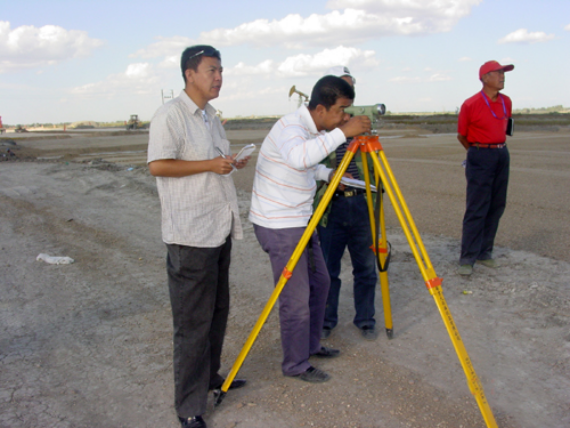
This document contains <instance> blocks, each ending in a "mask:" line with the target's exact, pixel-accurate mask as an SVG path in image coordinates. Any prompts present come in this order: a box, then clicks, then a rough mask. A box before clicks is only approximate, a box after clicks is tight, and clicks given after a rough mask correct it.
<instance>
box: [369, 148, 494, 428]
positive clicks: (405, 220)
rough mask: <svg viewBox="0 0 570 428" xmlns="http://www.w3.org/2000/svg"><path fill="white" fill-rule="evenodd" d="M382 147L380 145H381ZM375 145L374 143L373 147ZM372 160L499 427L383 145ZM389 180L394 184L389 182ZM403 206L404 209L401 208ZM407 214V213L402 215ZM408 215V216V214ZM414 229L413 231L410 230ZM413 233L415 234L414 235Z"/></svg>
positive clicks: (472, 385) (475, 389)
mask: <svg viewBox="0 0 570 428" xmlns="http://www.w3.org/2000/svg"><path fill="white" fill-rule="evenodd" d="M377 144H378V145H379V143H378V142H377ZM372 145H373V143H372V142H371V146H372ZM380 160H381V161H382V165H383V166H384V169H385V170H386V173H385V172H384V169H382V165H381V164H380ZM372 161H373V162H374V169H375V171H376V172H377V173H378V174H380V177H381V180H382V183H384V185H385V188H386V193H387V194H388V196H389V198H390V201H391V202H392V205H393V208H394V211H395V212H396V215H397V217H398V220H399V221H400V224H401V226H402V229H403V231H404V234H405V235H406V238H407V239H408V243H409V245H410V248H411V250H412V253H413V254H414V257H415V259H416V262H417V264H418V268H419V269H420V272H421V274H422V277H423V278H424V281H425V283H426V287H427V288H428V290H429V292H430V294H431V295H432V296H433V298H434V300H435V304H436V306H437V308H438V310H439V313H440V315H441V318H442V320H443V323H444V325H445V327H446V329H447V333H448V335H449V337H450V339H451V342H452V344H453V347H454V349H455V352H456V354H457V357H458V358H459V362H460V364H461V366H462V368H463V371H464V373H465V377H466V379H467V385H468V387H469V389H470V391H471V393H472V394H473V396H474V397H475V400H476V401H477V404H478V405H479V410H480V411H481V414H482V416H483V419H484V420H485V423H486V424H487V427H489V428H496V427H497V422H496V421H495V418H494V416H493V412H492V411H491V407H490V406H489V403H488V402H487V399H486V397H485V393H484V392H483V387H482V385H481V383H480V381H479V378H478V377H477V374H476V373H475V369H474V368H473V365H472V364H471V360H470V358H469V355H468V354H467V350H466V349H465V345H464V344H463V341H462V340H461V336H460V335H459V330H458V329H457V326H456V325H455V322H454V321H453V317H452V316H451V311H450V310H449V308H448V307H447V303H446V301H445V298H444V297H443V290H442V288H441V283H442V279H441V278H438V277H437V275H436V274H435V270H434V268H433V266H432V264H431V261H430V259H429V256H428V254H427V251H426V249H425V247H424V245H423V242H422V239H421V237H420V235H419V233H418V230H417V228H416V226H415V223H414V220H413V218H412V216H411V214H410V211H409V209H408V207H407V205H406V202H405V200H404V197H403V196H402V193H401V191H400V189H399V187H398V183H397V182H396V178H395V177H394V174H393V173H392V170H391V169H390V165H389V164H388V160H387V158H386V155H385V153H384V152H383V150H382V148H381V146H380V148H379V152H378V156H376V157H375V156H373V157H372ZM388 178H389V179H390V181H388ZM390 183H391V184H392V185H393V187H394V191H393V190H392V186H391V185H390ZM400 206H401V207H402V208H401V209H400ZM402 211H403V213H402ZM404 214H405V215H404ZM410 229H411V231H410ZM412 233H413V234H412Z"/></svg>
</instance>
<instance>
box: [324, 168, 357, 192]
mask: <svg viewBox="0 0 570 428" xmlns="http://www.w3.org/2000/svg"><path fill="white" fill-rule="evenodd" d="M337 171H338V170H336V169H335V170H332V171H331V172H330V174H329V183H330V182H331V181H333V178H334V176H335V174H336V172H337ZM343 177H346V178H354V177H353V176H352V174H351V173H350V172H345V173H344V175H343ZM338 188H339V190H344V189H345V188H346V186H345V185H344V184H342V183H341V182H340V181H339V183H338Z"/></svg>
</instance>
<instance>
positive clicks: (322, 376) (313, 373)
mask: <svg viewBox="0 0 570 428" xmlns="http://www.w3.org/2000/svg"><path fill="white" fill-rule="evenodd" d="M289 377H293V378H295V379H301V380H304V381H305V382H312V383H321V382H326V381H327V380H329V379H330V378H331V377H330V376H329V375H328V374H327V373H325V372H324V371H322V370H319V369H317V368H315V367H309V368H308V369H307V370H306V371H304V372H303V373H299V374H297V375H293V376H289Z"/></svg>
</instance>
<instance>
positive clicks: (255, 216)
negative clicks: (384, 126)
mask: <svg viewBox="0 0 570 428" xmlns="http://www.w3.org/2000/svg"><path fill="white" fill-rule="evenodd" d="M353 99H354V90H353V89H352V87H351V86H350V85H349V84H348V83H346V82H345V81H344V80H342V79H340V78H338V77H335V76H325V77H323V78H322V79H320V80H319V81H318V82H317V83H316V84H315V87H314V88H313V91H312V93H311V100H310V102H309V106H308V107H306V106H304V105H303V106H301V107H300V108H299V109H298V110H297V111H295V112H294V113H291V114H289V115H286V116H284V117H282V118H281V119H280V120H279V121H278V122H277V123H276V124H275V125H274V126H273V128H272V129H271V131H270V133H269V135H268V136H267V137H266V138H265V140H264V141H263V144H262V146H261V149H260V152H259V157H258V161H257V166H256V170H255V178H254V182H253V191H252V201H251V210H250V213H249V220H250V221H251V222H252V223H253V225H254V230H255V234H256V237H257V239H258V241H259V243H260V244H261V246H262V248H263V250H264V251H265V252H267V253H268V254H269V258H270V260H271V267H272V270H273V276H274V281H275V283H277V282H278V280H279V277H280V276H281V272H282V271H283V268H284V267H285V265H286V264H287V262H288V261H289V259H290V257H291V255H292V254H293V251H294V249H295V247H296V246H297V244H298V242H299V240H300V238H301V236H302V235H303V232H304V231H305V228H306V226H307V224H308V222H309V219H310V217H311V215H312V202H313V198H314V196H315V191H316V187H317V184H316V180H325V181H329V178H330V176H331V174H332V172H333V170H332V169H330V168H327V167H325V166H324V165H321V164H319V162H320V161H322V160H323V159H324V158H325V157H326V156H328V155H329V154H330V153H332V152H334V151H335V150H336V148H337V147H338V146H339V145H340V144H342V143H344V142H345V141H346V139H347V138H349V137H352V136H355V135H359V134H362V133H364V132H367V131H369V130H370V126H371V123H370V120H369V119H368V118H367V117H366V116H357V117H353V118H349V116H348V115H347V114H346V113H344V109H345V108H347V107H349V106H350V105H351V104H352V101H353ZM327 130H332V131H330V132H326V131H327ZM329 284H330V279H329V274H328V271H327V268H326V264H325V262H324V259H323V255H322V251H321V248H320V246H319V242H318V237H317V234H316V233H315V234H313V236H312V238H311V240H310V242H309V244H308V246H307V248H306V249H305V251H304V252H303V254H302V256H301V257H300V259H299V261H298V263H297V266H296V268H295V270H294V271H293V275H292V277H291V278H290V279H289V281H288V282H287V284H286V285H285V287H284V289H283V291H282V292H281V295H280V296H279V320H280V325H281V345H282V348H283V362H282V365H281V368H282V371H283V374H284V375H285V376H291V377H295V378H298V379H301V380H304V381H307V382H325V381H327V380H328V379H329V375H328V374H327V373H325V372H323V371H321V370H319V369H317V368H315V367H313V366H312V365H311V364H310V363H309V357H311V356H313V355H314V356H317V357H322V358H330V357H336V356H337V355H338V354H339V351H338V350H336V349H329V348H325V347H323V346H321V344H320V335H321V330H322V327H323V320H324V309H325V304H326V298H327V294H328V289H329Z"/></svg>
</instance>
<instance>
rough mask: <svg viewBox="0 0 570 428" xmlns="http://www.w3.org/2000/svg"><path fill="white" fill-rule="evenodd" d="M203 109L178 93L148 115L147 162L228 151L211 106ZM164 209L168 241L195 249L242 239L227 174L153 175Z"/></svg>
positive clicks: (195, 158) (196, 158)
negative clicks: (149, 122) (149, 116)
mask: <svg viewBox="0 0 570 428" xmlns="http://www.w3.org/2000/svg"><path fill="white" fill-rule="evenodd" d="M205 112H206V115H207V118H208V120H209V124H210V126H209V127H208V126H206V124H205V123H204V118H203V116H202V114H203V113H202V110H200V108H198V106H197V105H196V104H195V103H194V102H193V101H192V100H191V99H190V97H188V95H187V94H186V92H184V91H182V92H181V93H180V95H179V96H178V97H177V98H175V99H173V100H172V101H170V102H168V103H166V104H165V105H164V106H162V107H161V108H160V109H158V111H157V112H156V113H155V115H154V117H153V118H152V121H151V125H150V132H149V143H148V158H147V161H148V162H149V163H150V162H152V161H155V160H161V159H180V160H187V161H200V160H207V159H213V158H215V157H217V156H219V154H218V152H217V150H216V148H219V149H220V150H221V151H222V152H223V153H227V154H230V142H229V141H228V140H227V138H226V133H225V131H224V128H223V127H222V124H221V123H220V120H219V118H218V117H217V116H216V114H215V113H216V111H215V109H214V108H213V107H212V106H211V105H210V104H207V105H206V108H205ZM156 183H157V188H158V194H159V197H160V204H161V211H162V239H163V241H164V242H165V243H167V244H179V245H186V246H191V247H199V248H215V247H219V246H220V245H222V244H223V243H224V242H225V240H226V238H227V237H228V235H230V234H231V235H232V237H233V238H236V239H241V238H242V227H241V221H240V216H239V208H238V203H237V195H236V190H235V186H234V182H233V179H232V178H231V176H222V175H219V174H216V173H214V172H203V173H200V174H194V175H189V176H186V177H157V178H156Z"/></svg>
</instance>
